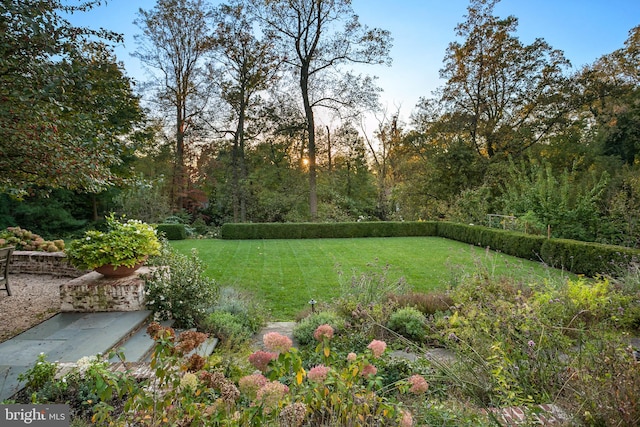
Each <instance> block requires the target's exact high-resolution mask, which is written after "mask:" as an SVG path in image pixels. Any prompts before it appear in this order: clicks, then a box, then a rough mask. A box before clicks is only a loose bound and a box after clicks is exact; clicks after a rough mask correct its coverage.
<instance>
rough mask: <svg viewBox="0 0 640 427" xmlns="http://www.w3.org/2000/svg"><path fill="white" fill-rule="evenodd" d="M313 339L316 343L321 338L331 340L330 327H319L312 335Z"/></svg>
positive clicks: (326, 325) (331, 332) (325, 325)
mask: <svg viewBox="0 0 640 427" xmlns="http://www.w3.org/2000/svg"><path fill="white" fill-rule="evenodd" d="M313 338H315V339H316V341H322V340H323V338H327V339H331V338H333V328H332V327H331V325H328V324H326V323H325V324H324V325H320V326H318V328H317V329H316V331H315V332H314V333H313Z"/></svg>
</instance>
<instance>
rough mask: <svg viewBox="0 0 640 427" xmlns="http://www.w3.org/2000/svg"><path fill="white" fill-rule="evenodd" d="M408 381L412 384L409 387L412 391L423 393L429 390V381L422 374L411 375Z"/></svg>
mask: <svg viewBox="0 0 640 427" xmlns="http://www.w3.org/2000/svg"><path fill="white" fill-rule="evenodd" d="M408 382H409V384H411V388H410V389H409V392H410V393H413V394H422V393H424V392H426V391H427V390H429V383H428V382H427V380H425V379H424V377H423V376H422V375H417V374H416V375H411V376H410V377H409V379H408Z"/></svg>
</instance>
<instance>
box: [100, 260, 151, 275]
mask: <svg viewBox="0 0 640 427" xmlns="http://www.w3.org/2000/svg"><path fill="white" fill-rule="evenodd" d="M142 264H144V261H143V262H141V263H138V264H136V265H134V266H133V267H126V266H124V265H118V266H116V267H114V266H113V265H111V264H105V265H101V266H100V267H96V268H94V269H93V271H95V272H97V273H100V274H102V275H103V276H104V277H126V276H131V275H132V274H133V273H135V272H136V270H138V269H139V268H140V267H142Z"/></svg>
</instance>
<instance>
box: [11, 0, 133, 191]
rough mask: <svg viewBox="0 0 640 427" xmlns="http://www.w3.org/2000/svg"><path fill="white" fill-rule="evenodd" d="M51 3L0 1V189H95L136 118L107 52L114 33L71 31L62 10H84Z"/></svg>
mask: <svg viewBox="0 0 640 427" xmlns="http://www.w3.org/2000/svg"><path fill="white" fill-rule="evenodd" d="M94 4H95V2H88V3H85V4H83V5H82V6H79V7H73V6H64V5H62V4H61V2H59V1H37V0H26V1H15V0H12V1H5V2H3V3H2V5H1V6H0V40H1V41H0V99H1V100H2V102H1V103H0V191H2V192H5V193H9V194H13V195H14V196H17V197H21V196H24V195H25V194H28V193H29V192H32V191H34V190H36V189H40V188H48V189H51V188H69V189H77V190H82V191H90V192H97V191H100V190H103V189H105V188H107V187H109V186H110V185H113V184H114V183H115V182H116V181H117V176H116V175H115V174H114V173H113V172H112V170H111V167H112V166H114V165H118V164H120V163H121V162H122V158H121V157H122V155H123V154H124V153H125V152H126V151H127V150H129V149H130V148H131V147H130V145H129V144H128V143H127V140H126V136H127V135H128V134H130V133H131V132H132V131H133V130H134V126H135V124H136V123H137V122H139V121H140V120H141V119H142V113H141V110H140V107H139V105H138V99H137V98H136V97H135V96H134V94H133V92H132V90H131V85H130V81H129V79H128V78H127V77H126V76H125V75H124V73H123V71H122V68H121V66H120V65H118V64H116V62H115V58H114V56H113V54H112V53H111V44H112V43H117V42H119V41H120V40H121V38H120V36H119V35H117V34H114V33H112V32H108V31H105V30H92V29H87V28H78V27H74V26H72V25H71V24H69V22H68V21H66V20H65V19H64V18H63V15H64V14H67V13H72V12H81V11H83V10H86V9H87V8H90V7H92V6H93V5H94Z"/></svg>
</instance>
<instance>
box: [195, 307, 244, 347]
mask: <svg viewBox="0 0 640 427" xmlns="http://www.w3.org/2000/svg"><path fill="white" fill-rule="evenodd" d="M200 329H201V330H202V331H203V332H206V333H209V334H211V335H213V336H215V337H216V338H218V339H219V340H220V343H221V344H224V345H226V346H228V347H230V348H233V347H236V346H238V345H240V344H242V343H244V342H246V341H247V340H249V339H250V338H251V336H252V335H253V331H251V329H249V328H247V327H246V326H245V325H244V322H243V321H242V319H241V318H239V317H238V316H236V315H234V314H232V313H229V312H226V311H214V312H213V313H210V314H209V315H208V316H207V317H206V319H205V320H204V321H203V322H202V325H201V326H200Z"/></svg>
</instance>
